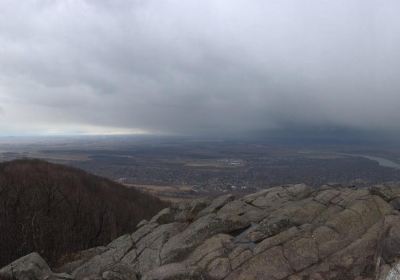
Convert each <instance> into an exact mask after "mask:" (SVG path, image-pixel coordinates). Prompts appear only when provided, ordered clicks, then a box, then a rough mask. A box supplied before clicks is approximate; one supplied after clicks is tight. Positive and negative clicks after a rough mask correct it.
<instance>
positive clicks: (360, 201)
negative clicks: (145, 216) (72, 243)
mask: <svg viewBox="0 0 400 280" xmlns="http://www.w3.org/2000/svg"><path fill="white" fill-rule="evenodd" d="M399 201H400V185H396V184H384V185H378V186H374V187H371V188H363V189H357V188H348V187H340V186H328V185H327V186H322V187H320V188H311V187H308V186H306V185H304V184H298V185H286V186H280V187H274V188H270V189H266V190H263V191H261V192H258V193H255V194H251V195H247V196H245V197H242V198H238V199H235V198H234V197H233V196H232V195H225V196H221V197H218V198H215V199H214V200H212V199H210V200H207V199H198V200H193V201H191V202H186V203H180V204H177V205H174V206H171V207H170V208H167V209H164V210H162V211H161V212H160V213H158V214H157V215H156V216H154V217H153V218H152V219H151V220H150V221H142V222H140V223H139V224H138V227H137V230H136V231H135V232H133V233H131V234H126V235H123V236H121V237H119V238H117V239H116V240H114V241H112V242H111V243H110V244H108V245H106V246H103V247H97V248H92V249H89V250H86V251H82V253H81V254H77V256H80V258H78V259H76V260H72V261H71V262H70V263H66V264H64V265H63V266H62V267H60V268H58V269H53V271H57V273H55V272H53V271H52V270H51V269H50V268H49V267H48V265H47V264H46V263H45V261H44V260H43V259H42V258H41V257H40V256H39V255H38V254H36V253H32V254H30V255H28V256H25V257H23V258H21V259H19V260H16V261H15V262H13V263H12V264H10V265H8V266H6V267H4V268H2V269H1V270H0V279H3V278H4V279H24V280H25V279H35V280H36V279H38V280H44V279H54V280H58V279H75V280H83V279H87V280H90V279H99V280H101V279H107V280H113V279H120V280H125V279H126V280H128V279H130V280H140V279H143V280H144V279H146V280H156V279H159V280H167V279H171V280H172V279H186V280H191V279H215V280H220V279H221V280H222V279H227V280H234V279H243V280H244V279H246V280H251V279H271V280H279V279H287V280H302V279H315V280H318V279H322V280H323V279H336V280H339V279H343V280H345V279H357V280H363V279H364V280H367V279H370V280H372V279H374V280H375V279H385V280H393V279H400V212H399V211H398V210H399V208H400V207H399V205H400V204H399Z"/></svg>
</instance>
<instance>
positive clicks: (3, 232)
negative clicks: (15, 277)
mask: <svg viewBox="0 0 400 280" xmlns="http://www.w3.org/2000/svg"><path fill="white" fill-rule="evenodd" d="M163 207H166V204H165V203H163V202H161V201H159V200H158V199H156V198H154V197H151V196H149V195H146V194H143V193H141V192H139V191H136V190H133V189H127V188H125V187H124V186H122V185H120V184H117V183H114V182H112V181H110V180H107V179H103V178H100V177H97V176H94V175H91V174H88V173H86V172H84V171H81V170H78V169H75V168H70V167H66V166H62V165H58V164H51V163H48V162H45V161H40V160H17V161H12V162H5V163H1V164H0V252H1V253H0V266H2V265H5V264H7V263H9V262H10V261H12V260H14V259H16V258H18V257H21V256H23V255H26V254H27V253H30V252H32V251H37V252H39V253H40V254H41V255H42V256H43V257H45V259H46V260H47V261H49V263H51V264H56V261H57V259H58V258H59V257H60V256H61V255H65V254H67V253H70V252H76V251H78V250H82V249H86V248H90V247H94V246H97V245H100V244H105V243H108V242H109V241H111V240H112V239H114V238H116V237H117V236H118V235H121V234H123V233H126V232H131V231H132V230H133V229H134V227H135V225H136V224H137V222H138V221H139V220H140V219H143V217H151V216H152V215H154V214H155V213H157V212H158V211H159V210H160V209H162V208H163Z"/></svg>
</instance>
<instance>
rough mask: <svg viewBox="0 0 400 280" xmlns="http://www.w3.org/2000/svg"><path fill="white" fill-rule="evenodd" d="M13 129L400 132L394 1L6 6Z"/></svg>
mask: <svg viewBox="0 0 400 280" xmlns="http://www.w3.org/2000/svg"><path fill="white" fill-rule="evenodd" d="M0 8H1V9H0V11H1V12H0V65H1V66H0V104H1V107H2V108H4V113H3V115H2V118H0V128H2V130H3V131H10V132H18V131H29V130H32V131H31V132H32V133H35V132H39V133H40V132H43V131H46V130H54V129H56V130H57V131H59V132H65V133H68V132H70V131H85V130H90V129H93V128H95V131H101V128H104V129H106V130H111V131H112V130H115V131H130V130H132V131H137V130H140V131H148V132H165V133H189V134H191V133H231V132H233V133H243V132H246V131H256V130H267V129H273V128H281V127H285V126H288V127H294V126H299V127H303V126H307V125H310V126H314V125H316V126H344V127H354V128H357V129H376V128H383V129H388V130H389V129H391V130H393V129H396V130H398V129H400V124H399V122H398V121H397V120H398V119H399V118H400V110H398V104H400V94H399V88H400V82H399V79H398V75H399V70H398V69H400V68H399V67H400V54H399V52H398V48H399V43H400V21H399V20H398V19H397V18H398V17H397V13H396V11H398V9H399V8H400V4H399V3H398V2H397V1H395V0H388V1H384V2H382V1H378V0H367V1H365V0H363V1H362V0H351V1H348V0H338V1H317V0H305V1H296V0H280V1H275V0H269V1H261V0H259V1H256V0H251V1H244V0H235V1H230V0H221V1H212V0H206V1H194V0H188V1H178V0H168V1H155V0H148V1H139V0H137V1H122V0H121V1H120V0H118V1H94V0H86V1H66V0H65V1H63V0H58V1H47V0H27V1H24V2H23V3H20V2H19V3H16V2H15V1H10V0H0Z"/></svg>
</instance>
